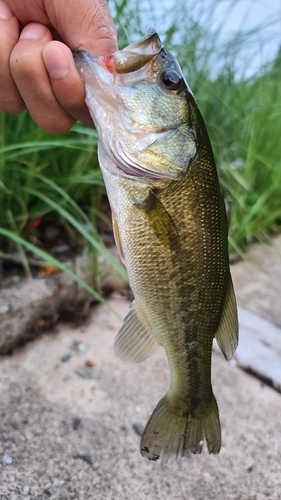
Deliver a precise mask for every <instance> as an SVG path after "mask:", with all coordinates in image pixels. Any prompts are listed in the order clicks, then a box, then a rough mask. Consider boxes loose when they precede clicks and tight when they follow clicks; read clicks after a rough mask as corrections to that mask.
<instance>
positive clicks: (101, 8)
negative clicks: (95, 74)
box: [44, 0, 117, 55]
mask: <svg viewBox="0 0 281 500" xmlns="http://www.w3.org/2000/svg"><path fill="white" fill-rule="evenodd" d="M44 5H45V8H46V12H47V14H48V16H49V19H50V21H51V23H52V26H53V27H54V28H55V29H56V30H57V32H58V33H59V35H60V36H61V37H62V39H63V41H64V42H65V43H67V45H69V46H70V48H71V49H79V48H84V49H86V50H88V51H91V52H94V53H96V54H99V55H108V54H112V53H113V52H114V51H115V50H116V49H117V36H116V29H115V26H114V23H113V20H112V17H111V14H110V11H109V8H108V5H107V0H84V2H83V3H82V2H77V0H68V2H67V9H66V7H65V5H66V3H65V0H44Z"/></svg>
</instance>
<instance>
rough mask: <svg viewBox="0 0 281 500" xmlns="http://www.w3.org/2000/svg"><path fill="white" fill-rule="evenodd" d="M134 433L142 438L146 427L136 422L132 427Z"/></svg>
mask: <svg viewBox="0 0 281 500" xmlns="http://www.w3.org/2000/svg"><path fill="white" fill-rule="evenodd" d="M132 427H133V429H134V431H135V432H136V433H137V434H138V435H139V436H142V435H143V432H144V425H142V424H139V423H138V422H135V423H134V424H133V425H132Z"/></svg>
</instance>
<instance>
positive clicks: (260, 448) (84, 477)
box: [0, 297, 281, 500]
mask: <svg viewBox="0 0 281 500" xmlns="http://www.w3.org/2000/svg"><path fill="white" fill-rule="evenodd" d="M111 305H112V306H113V307H114V308H115V309H116V310H117V311H118V312H119V314H120V315H121V316H123V317H124V316H125V314H126V312H127V310H128V302H126V301H125V300H124V299H122V298H120V297H119V298H118V297H115V298H114V299H112V300H111ZM120 324H121V321H120V319H118V318H117V317H116V316H115V315H114V314H113V313H111V312H109V311H108V309H107V308H106V307H104V306H98V307H97V308H96V309H94V311H93V314H92V319H91V322H90V324H89V325H88V326H84V327H80V328H78V329H73V328H72V327H71V326H69V325H67V324H63V325H60V326H59V327H58V333H57V334H56V335H54V333H50V334H48V333H47V334H45V335H44V336H43V337H41V338H40V339H38V340H37V341H35V342H33V343H30V344H28V345H26V346H25V347H24V348H22V349H21V350H20V351H17V352H16V354H14V355H13V356H12V357H6V358H2V359H1V360H0V394H1V396H0V398H1V408H0V419H1V420H0V498H1V500H31V499H32V500H33V499H48V498H50V499H52V500H54V499H61V500H67V499H75V500H86V499H87V500H92V499H93V500H99V499H106V500H107V499H108V500H109V499H115V500H116V499H118V500H119V499H120V500H127V499H130V500H131V499H133V500H135V499H136V500H142V499H145V498H150V499H152V500H154V499H155V500H156V499H170V500H176V499H182V500H187V499H188V500H203V499H204V500H208V499H215V500H265V499H270V500H277V499H281V419H280V415H281V395H280V394H278V393H276V392H274V391H273V390H272V389H270V388H268V387H266V386H263V385H262V384H261V383H260V382H259V381H258V380H256V379H255V378H253V377H251V376H250V375H247V374H246V373H244V372H243V371H242V370H240V369H238V368H237V367H236V366H235V364H234V363H233V362H229V363H227V362H226V361H225V360H224V359H223V358H222V357H221V356H220V355H218V354H214V357H213V386H214V392H215V394H216V397H217V400H218V404H219V408H220V415H221V423H222V433H223V446H222V449H221V452H220V454H219V455H218V456H210V455H208V454H207V453H206V450H204V453H203V454H202V455H197V456H192V457H191V458H185V459H181V460H180V461H178V462H175V463H172V464H167V465H161V464H159V463H154V462H149V461H148V460H146V459H144V458H142V457H141V455H140V452H139V443H140V436H139V435H138V434H137V432H136V431H135V430H134V427H137V428H138V427H139V428H142V426H144V425H145V423H146V421H147V419H148V418H149V416H150V414H151V412H152V410H153V409H154V407H155V405H156V403H157V402H158V400H159V398H160V397H161V396H162V395H163V394H164V393H165V391H166V389H167V387H168V385H169V371H168V366H167V362H166V359H165V355H164V352H163V350H162V349H159V350H158V351H157V353H156V354H154V356H153V357H151V358H150V359H148V360H147V361H145V362H144V363H142V364H141V365H131V364H124V363H123V362H121V361H120V360H118V359H116V358H115V357H114V354H113V342H114V337H115V335H116V333H117V331H118V328H119V326H120ZM79 343H80V344H79ZM81 343H82V344H81ZM79 349H80V350H79ZM85 349H86V350H85ZM81 351H82V352H81ZM69 354H71V357H70V359H69V360H68V361H61V357H62V356H65V358H67V357H69V356H68V355H69ZM85 363H86V365H89V366H85ZM92 364H93V367H91V365H92ZM85 369H86V370H85ZM77 370H78V372H80V373H82V375H84V377H85V376H91V377H93V378H88V379H87V378H82V377H81V375H79V373H77ZM9 462H12V463H9Z"/></svg>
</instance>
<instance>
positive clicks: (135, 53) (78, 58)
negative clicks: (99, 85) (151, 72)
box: [72, 28, 163, 75]
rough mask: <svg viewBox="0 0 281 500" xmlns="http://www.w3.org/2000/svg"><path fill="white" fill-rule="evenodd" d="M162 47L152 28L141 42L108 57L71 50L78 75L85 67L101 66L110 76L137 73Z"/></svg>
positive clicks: (83, 71)
mask: <svg viewBox="0 0 281 500" xmlns="http://www.w3.org/2000/svg"><path fill="white" fill-rule="evenodd" d="M162 47H163V45H162V42H161V40H160V38H159V36H158V34H157V33H156V31H155V29H154V28H150V30H149V31H148V32H147V34H146V35H145V36H144V37H143V38H141V40H139V41H137V42H134V43H132V44H131V45H128V47H126V48H125V49H122V50H116V51H115V52H114V53H113V54H111V55H109V56H98V55H96V54H92V53H91V52H87V51H86V50H72V54H73V58H74V61H75V64H76V66H77V67H78V69H79V71H80V73H81V74H82V75H83V73H85V65H86V64H88V65H89V66H93V65H95V64H97V65H98V66H103V67H104V68H105V69H107V71H109V72H110V73H112V74H116V73H117V74H126V73H132V72H134V71H137V70H138V69H140V68H142V67H143V66H145V65H146V64H147V63H148V62H149V61H151V60H152V59H154V58H155V57H156V56H157V55H158V54H159V53H160V51H161V49H162Z"/></svg>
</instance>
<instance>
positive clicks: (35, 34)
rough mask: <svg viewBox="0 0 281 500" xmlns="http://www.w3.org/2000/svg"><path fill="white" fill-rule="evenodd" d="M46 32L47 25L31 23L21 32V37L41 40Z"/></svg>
mask: <svg viewBox="0 0 281 500" xmlns="http://www.w3.org/2000/svg"><path fill="white" fill-rule="evenodd" d="M45 34H46V30H45V27H44V26H43V25H42V24H35V23H31V24H28V25H27V26H25V27H24V28H23V30H22V32H21V34H20V39H21V40H22V39H29V40H30V39H32V40H40V39H41V38H43V37H44V36H45Z"/></svg>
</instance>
